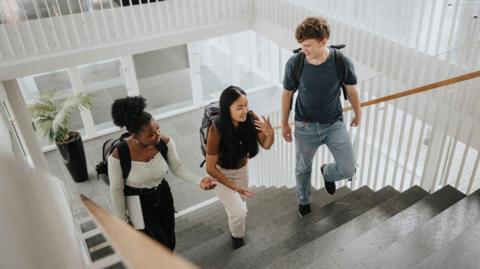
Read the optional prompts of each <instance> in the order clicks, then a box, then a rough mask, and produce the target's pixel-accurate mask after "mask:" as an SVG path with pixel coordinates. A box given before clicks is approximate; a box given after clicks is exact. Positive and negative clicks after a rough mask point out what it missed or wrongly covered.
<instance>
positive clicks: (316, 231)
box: [226, 186, 400, 268]
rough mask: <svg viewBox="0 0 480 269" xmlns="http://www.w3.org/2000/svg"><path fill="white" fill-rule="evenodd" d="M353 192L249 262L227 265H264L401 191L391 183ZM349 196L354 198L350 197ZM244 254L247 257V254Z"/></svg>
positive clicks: (255, 254) (240, 266)
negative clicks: (366, 190) (356, 192)
mask: <svg viewBox="0 0 480 269" xmlns="http://www.w3.org/2000/svg"><path fill="white" fill-rule="evenodd" d="M369 190H370V189H369ZM353 193H354V192H353ZM353 193H352V194H350V195H347V196H345V199H344V200H343V201H341V200H339V201H338V202H335V203H332V204H331V205H330V209H331V212H329V213H327V216H326V217H324V218H322V219H320V220H319V221H314V222H307V223H302V222H301V221H299V222H298V225H297V227H298V229H296V231H294V232H291V231H290V234H289V235H288V236H287V238H286V239H284V240H282V241H281V242H279V243H277V244H274V245H271V246H270V247H268V248H267V249H265V250H262V251H260V252H258V253H251V255H252V256H250V258H249V259H247V260H246V263H243V264H241V263H239V262H237V263H233V264H230V265H228V264H227V266H226V267H228V268H263V267H265V266H267V265H268V264H270V263H272V262H274V261H275V260H277V259H278V258H279V257H282V256H284V255H287V254H288V253H290V252H292V251H294V250H296V249H298V248H300V247H302V246H303V245H305V244H306V243H308V242H311V241H312V240H314V239H315V238H318V237H320V236H322V235H323V234H326V233H328V232H330V231H332V230H334V229H336V228H337V227H339V226H341V225H342V224H344V223H346V222H348V221H349V220H351V219H353V218H355V217H357V216H359V215H361V214H363V213H364V212H366V211H368V210H370V209H371V208H373V207H375V206H377V205H378V204H380V203H383V202H384V201H386V200H388V199H390V198H391V197H394V196H397V195H399V194H400V193H399V192H398V191H397V190H395V189H394V188H393V187H391V186H387V187H385V188H382V189H381V190H379V191H377V192H373V191H372V190H370V192H363V193H361V194H360V193H359V195H358V197H356V198H354V195H353ZM349 196H350V197H351V199H348V198H349ZM327 207H328V206H327ZM321 210H324V211H326V210H327V208H322V209H321ZM307 216H308V215H307ZM305 220H307V219H305ZM243 257H245V258H246V257H247V256H245V255H244V256H243ZM295 267H298V266H295Z"/></svg>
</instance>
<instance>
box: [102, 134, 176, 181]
mask: <svg viewBox="0 0 480 269" xmlns="http://www.w3.org/2000/svg"><path fill="white" fill-rule="evenodd" d="M129 136H130V134H129V133H123V134H122V135H121V136H120V137H119V138H117V139H113V138H112V139H109V140H107V141H105V143H103V147H102V161H101V162H99V163H97V165H96V166H95V170H96V171H97V180H99V179H102V181H103V182H105V183H106V184H107V185H110V179H109V178H108V156H110V155H111V154H112V152H113V151H114V150H115V148H118V158H119V160H120V166H121V167H122V177H123V179H124V180H125V179H127V177H128V175H129V174H130V170H131V169H132V160H131V159H130V150H129V148H128V145H127V140H126V139H127V138H128V137H129ZM155 147H156V148H157V149H158V151H160V153H161V154H162V157H163V158H164V159H165V161H168V159H167V155H168V147H167V144H166V143H165V142H164V141H163V140H160V142H159V143H158V144H156V145H155Z"/></svg>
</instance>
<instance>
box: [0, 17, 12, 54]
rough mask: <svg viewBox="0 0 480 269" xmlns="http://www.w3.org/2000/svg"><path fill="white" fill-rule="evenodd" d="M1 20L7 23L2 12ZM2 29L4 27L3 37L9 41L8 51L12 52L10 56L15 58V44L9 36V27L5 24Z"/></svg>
mask: <svg viewBox="0 0 480 269" xmlns="http://www.w3.org/2000/svg"><path fill="white" fill-rule="evenodd" d="M0 19H1V20H2V21H5V17H4V16H3V12H0ZM0 27H2V29H3V35H4V36H5V40H6V41H7V44H8V50H9V51H10V54H11V55H12V57H14V56H15V49H14V48H13V43H12V41H11V40H10V36H9V35H8V32H7V25H6V24H5V25H2V26H0Z"/></svg>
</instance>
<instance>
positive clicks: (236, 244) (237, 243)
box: [232, 236, 245, 250]
mask: <svg viewBox="0 0 480 269" xmlns="http://www.w3.org/2000/svg"><path fill="white" fill-rule="evenodd" d="M243 245H245V241H243V238H236V237H233V236H232V247H233V249H234V250H235V249H237V248H239V247H242V246H243Z"/></svg>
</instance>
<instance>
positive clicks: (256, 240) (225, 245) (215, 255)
mask: <svg viewBox="0 0 480 269" xmlns="http://www.w3.org/2000/svg"><path fill="white" fill-rule="evenodd" d="M316 192H317V195H318V198H317V199H314V200H313V203H312V207H313V208H314V211H313V212H312V213H311V214H310V215H312V216H313V215H319V216H318V217H317V218H318V219H320V218H322V217H326V216H327V215H328V214H326V213H324V214H320V213H318V212H321V211H322V210H321V208H324V207H327V206H328V205H330V204H332V203H331V202H333V201H335V200H337V199H338V201H340V202H342V201H348V200H349V199H352V198H351V197H350V198H345V197H346V196H348V195H349V194H352V193H354V192H351V191H350V190H349V189H348V188H346V187H342V188H340V189H338V190H337V193H336V194H335V195H334V196H330V195H329V194H327V193H326V191H325V190H324V189H321V190H319V191H316ZM355 192H356V194H355V195H354V197H355V196H359V195H362V194H365V193H373V191H371V190H370V189H368V188H362V189H361V190H357V191H355ZM292 202H293V201H292ZM293 203H294V205H295V206H296V205H297V201H296V200H294V202H293ZM320 205H321V206H322V207H320ZM315 208H317V210H315ZM319 208H320V209H319ZM310 215H309V216H310ZM266 219H267V223H265V224H264V225H261V226H259V227H256V228H255V229H253V230H252V229H250V230H247V234H246V237H245V241H246V242H247V245H248V247H243V248H240V249H237V250H235V251H234V252H232V250H231V246H230V240H229V237H228V235H225V236H219V237H218V238H216V239H215V240H213V241H212V242H210V244H208V246H203V247H202V248H200V249H198V248H196V249H192V250H191V251H189V252H186V253H184V255H185V256H186V257H187V258H189V259H190V260H192V261H193V262H196V263H197V264H198V265H200V266H201V267H205V268H221V267H223V268H225V266H224V264H221V263H222V262H223V261H226V260H231V259H233V258H234V257H237V256H242V257H248V255H246V254H248V253H257V252H259V251H261V250H263V249H265V248H268V247H270V246H271V244H273V243H275V241H276V240H272V239H275V237H276V236H277V235H278V236H283V237H284V238H287V236H288V235H289V234H291V232H290V230H295V227H296V226H297V223H298V222H299V217H298V211H297V208H296V207H295V208H294V209H292V210H289V211H285V212H283V215H282V216H280V217H278V218H270V217H268V218H266ZM306 219H308V218H306V217H305V218H302V220H303V221H304V222H307V220H306ZM310 219H311V220H313V219H314V218H310ZM274 231H280V232H282V233H283V235H280V234H275V233H274ZM285 231H286V232H285ZM248 242H251V244H249V243H248ZM207 249H208V250H207ZM243 253H245V254H243ZM243 255H245V256H243Z"/></svg>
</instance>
